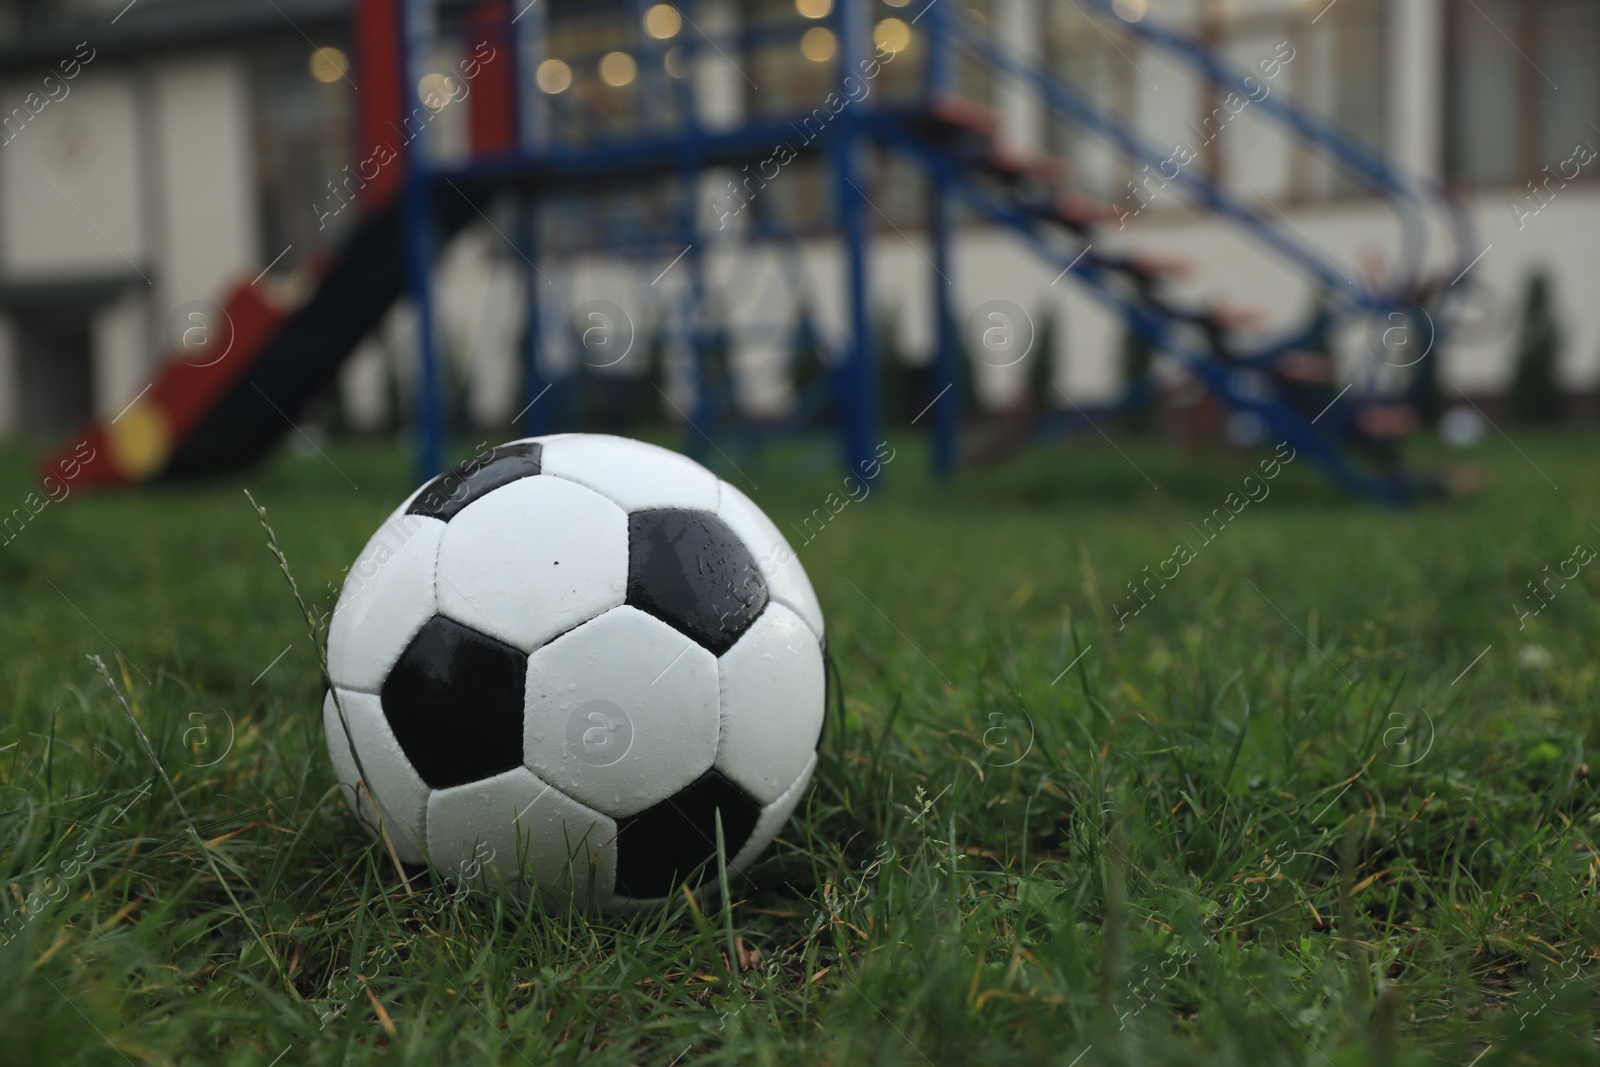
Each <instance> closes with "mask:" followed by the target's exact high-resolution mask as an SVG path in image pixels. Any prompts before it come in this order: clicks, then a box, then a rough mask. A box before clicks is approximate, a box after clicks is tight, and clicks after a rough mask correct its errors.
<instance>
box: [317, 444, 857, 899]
mask: <svg viewBox="0 0 1600 1067" xmlns="http://www.w3.org/2000/svg"><path fill="white" fill-rule="evenodd" d="M822 642H823V629H822V610H821V608H820V607H819V606H818V604H817V598H816V594H815V593H814V592H812V589H811V583H810V581H809V580H807V578H806V574H805V571H804V570H803V569H802V568H801V566H800V563H799V561H798V560H797V559H796V558H795V555H794V551H793V550H792V549H791V548H790V547H789V545H788V543H787V542H786V541H785V540H784V537H783V535H782V534H781V533H779V532H778V528H777V527H776V526H774V525H773V524H772V521H771V520H770V519H768V518H767V516H766V515H765V514H764V513H763V512H762V511H761V509H760V508H758V507H756V505H755V504H754V503H752V502H751V500H750V499H749V497H747V496H745V495H744V494H743V493H741V492H740V491H739V490H737V489H735V488H734V487H733V486H731V485H729V484H728V483H727V482H723V481H720V480H719V479H718V478H717V477H716V475H714V474H712V473H711V472H710V471H708V470H706V469H705V468H704V467H702V466H700V465H699V464H698V463H695V462H694V461H693V460H690V459H688V458H686V457H684V456H681V455H678V454H677V453H675V452H670V451H668V450H666V449H663V448H657V447H655V446H654V445H647V444H643V443H641V442H638V441H631V440H627V439H625V438H620V437H610V436H603V435H597V434H557V435H554V436H549V437H535V438H529V439H527V440H523V441H514V442H512V443H510V444H505V445H500V446H499V447H497V448H494V449H492V450H490V451H488V452H485V453H483V454H481V455H479V456H476V457H474V458H473V459H470V460H468V461H467V462H465V463H463V464H462V465H461V466H459V467H457V468H456V469H455V470H453V471H451V472H450V473H448V474H444V475H441V476H439V477H438V478H435V479H433V480H432V481H431V482H429V483H427V484H426V485H424V486H423V487H422V488H421V489H419V490H417V491H416V492H415V493H413V494H412V495H411V497H410V498H409V499H408V500H406V502H405V503H404V504H402V505H401V506H400V507H399V508H398V509H396V510H395V512H394V514H392V515H390V516H389V518H388V519H387V520H386V521H385V522H384V524H383V525H382V526H381V527H380V528H379V529H378V532H377V533H376V534H374V535H373V537H372V540H371V541H369V542H368V543H367V546H366V548H365V549H363V550H362V553H361V555H360V556H359V557H358V558H357V560H356V562H355V564H354V565H353V566H352V567H351V569H350V572H349V575H348V577H347V578H346V579H345V584H344V588H343V590H342V591H341V592H340V594H339V601H338V604H337V606H336V607H335V608H334V613H333V620H332V622H331V623H330V626H329V631H328V674H329V677H330V678H331V680H332V683H333V686H334V688H333V689H332V690H331V691H330V692H329V693H328V694H327V697H326V699H325V701H324V708H323V726H324V729H325V730H326V732H327V736H328V751H329V753H330V755H331V756H332V759H333V765H334V769H335V770H336V772H337V773H338V777H339V781H340V783H341V785H342V786H343V787H344V793H345V797H346V799H347V800H348V801H349V804H350V807H351V808H352V810H354V811H355V812H356V815H357V817H358V818H359V819H360V821H361V822H362V824H363V825H364V826H366V827H367V829H368V831H369V832H371V833H373V834H374V835H376V836H379V837H380V838H381V839H383V840H384V841H385V842H386V845H392V847H393V849H394V852H395V854H396V855H397V856H398V857H399V858H400V859H401V860H402V861H404V862H408V863H429V864H431V865H432V866H433V867H434V869H435V870H437V871H440V872H441V873H443V874H444V876H445V877H446V878H448V879H450V880H452V881H455V882H458V883H481V882H485V881H498V882H500V883H502V884H504V885H506V886H507V887H509V888H511V889H513V890H514V891H518V892H524V893H528V892H537V893H538V894H539V895H540V897H541V898H542V900H543V901H544V903H545V904H546V905H547V906H550V907H555V908H561V907H566V906H569V905H571V906H584V905H587V904H596V905H598V906H600V907H602V908H604V909H606V910H622V909H626V908H629V907H632V906H635V905H640V904H647V903H652V902H656V901H659V900H662V899H665V898H669V897H671V896H673V895H674V894H675V893H677V892H678V891H679V888H680V886H682V885H684V884H685V883H686V882H692V880H694V879H698V878H700V877H704V876H706V875H708V874H709V875H710V876H712V878H713V879H714V878H715V872H716V870H717V865H716V857H717V854H718V852H717V846H718V834H719V830H720V834H721V843H722V849H723V851H722V855H723V856H724V857H725V858H726V860H727V863H728V867H729V870H730V871H739V870H742V869H744V868H747V867H749V866H750V864H751V863H753V862H754V861H755V859H756V857H757V856H758V855H760V853H761V851H762V850H763V849H764V848H766V846H767V844H768V843H769V842H770V841H771V840H772V838H773V837H774V835H776V834H777V832H778V830H779V829H781V828H782V826H783V824H784V822H785V821H786V820H787V819H788V818H789V815H790V813H791V812H793V810H794V808H795V805H796V804H797V803H798V802H799V800H800V797H801V794H802V793H804V791H805V788H806V785H807V784H808V783H809V781H810V780H811V773H812V770H813V769H814V768H815V767H816V762H817V759H816V747H817V742H818V738H819V735H820V734H821V731H822V717H823V707H824V703H825V693H824V671H823V651H822Z"/></svg>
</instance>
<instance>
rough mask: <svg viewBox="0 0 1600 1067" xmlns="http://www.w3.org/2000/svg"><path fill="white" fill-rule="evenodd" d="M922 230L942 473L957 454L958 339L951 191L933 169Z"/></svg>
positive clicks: (936, 452) (936, 454)
mask: <svg viewBox="0 0 1600 1067" xmlns="http://www.w3.org/2000/svg"><path fill="white" fill-rule="evenodd" d="M928 182H929V186H928V195H929V204H928V233H929V236H931V237H932V238H933V274H932V275H931V276H930V278H929V283H930V284H931V285H932V286H933V313H934V315H935V316H936V318H935V321H934V331H935V333H934V336H935V339H936V343H937V345H938V347H937V348H936V349H935V352H934V362H933V369H934V375H933V378H934V382H933V384H934V388H935V393H934V401H933V472H934V474H935V475H937V476H938V477H940V478H948V477H949V476H950V475H951V474H952V473H954V471H955V469H956V462H957V460H958V459H959V458H960V454H961V440H960V434H961V407H962V401H963V399H964V398H963V397H962V395H961V392H962V390H961V342H960V339H959V338H958V336H957V334H956V319H955V307H954V297H955V275H954V269H955V268H954V266H953V263H952V260H953V259H954V257H953V256H952V255H951V248H950V245H951V239H952V237H953V234H952V233H951V217H950V216H951V210H952V203H951V199H952V198H951V196H950V190H949V185H948V183H947V182H946V181H945V179H944V178H943V177H941V176H939V175H929V178H928Z"/></svg>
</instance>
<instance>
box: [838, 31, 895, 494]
mask: <svg viewBox="0 0 1600 1067" xmlns="http://www.w3.org/2000/svg"><path fill="white" fill-rule="evenodd" d="M869 14H870V12H869V7H868V2H867V0H843V2H842V3H840V4H839V7H838V11H837V24H838V30H837V33H838V37H839V81H840V85H839V91H840V93H841V94H845V95H846V96H848V93H847V92H846V88H845V85H844V79H845V78H852V79H859V77H860V71H861V66H860V64H861V62H862V61H863V60H864V59H866V58H867V42H868V38H869V33H868V25H869V24H868V18H869ZM852 84H854V82H852ZM865 106H866V101H865V99H862V100H861V101H859V102H857V103H853V104H851V105H849V106H847V107H845V108H844V109H843V110H841V111H840V112H839V116H838V118H837V119H836V120H835V123H834V126H835V130H834V135H833V145H832V156H833V167H834V178H835V182H834V189H835V198H836V202H837V204H838V213H839V229H840V233H841V235H842V237H843V241H844V255H845V270H844V281H845V284H846V286H848V291H847V292H846V294H845V296H846V301H847V307H848V315H849V320H848V323H847V327H846V329H847V331H848V336H847V338H846V340H845V358H844V361H843V362H842V363H841V365H840V366H839V367H838V368H836V370H835V372H834V380H835V382H836V383H837V389H836V396H837V406H838V410H839V421H840V424H841V429H842V430H843V436H844V459H845V464H846V466H847V467H848V468H849V470H850V472H851V473H853V474H855V475H856V476H857V477H861V478H867V479H869V480H870V476H871V475H874V474H877V473H880V470H879V468H878V467H876V466H874V465H873V456H874V452H875V449H876V448H877V446H878V444H879V443H880V442H881V441H882V439H883V438H882V427H881V418H880V415H881V413H880V412H879V410H878V374H877V367H876V366H874V358H873V350H872V327H871V322H870V309H871V302H870V299H869V296H870V294H869V292H868V277H867V248H868V242H869V240H870V237H871V234H870V231H869V229H868V223H867V214H866V212H867V204H866V192H865V190H864V187H863V183H864V182H865V181H866V150H867V138H866V123H865V121H864V120H865V118H866V116H864V115H862V114H861V113H860V111H861V108H863V107H865Z"/></svg>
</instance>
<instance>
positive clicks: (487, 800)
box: [428, 767, 617, 905]
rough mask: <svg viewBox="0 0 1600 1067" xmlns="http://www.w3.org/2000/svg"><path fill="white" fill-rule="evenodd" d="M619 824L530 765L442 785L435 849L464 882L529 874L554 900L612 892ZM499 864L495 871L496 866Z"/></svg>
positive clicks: (431, 815)
mask: <svg viewBox="0 0 1600 1067" xmlns="http://www.w3.org/2000/svg"><path fill="white" fill-rule="evenodd" d="M616 836H617V824H616V823H615V822H613V821H612V820H611V819H608V818H606V817H605V816H604V815H602V814H600V813H599V812H597V811H592V810H590V809H589V808H587V807H585V806H584V805H582V804H580V803H578V802H577V801H575V800H573V799H572V798H571V797H569V796H566V795H565V794H563V793H562V792H561V791H560V790H559V789H556V788H555V787H553V786H551V785H548V784H546V783H545V782H543V781H540V780H539V777H538V776H537V775H535V774H534V773H533V772H532V771H529V770H528V769H527V768H526V767H514V768H512V769H511V770H509V771H506V772H504V773H502V774H497V775H495V776H494V777H492V778H485V779H482V780H481V781H477V782H469V783H467V784H466V785H458V786H452V787H451V788H449V789H440V790H437V791H435V792H434V794H433V796H432V798H431V799H430V800H429V801H428V849H429V853H430V854H431V855H432V857H433V863H434V867H435V869H437V870H438V871H440V872H442V873H443V874H444V875H445V876H446V877H448V878H450V879H451V880H452V881H456V882H473V881H481V882H485V883H491V882H495V881H498V882H502V883H504V884H505V885H507V886H508V887H511V888H513V889H518V888H521V889H526V888H530V887H527V886H525V885H524V884H523V882H522V875H523V873H524V868H523V867H522V866H521V864H522V863H523V862H526V864H527V866H526V873H527V874H528V875H529V876H530V877H531V878H532V879H533V881H534V882H535V883H536V884H537V885H538V887H539V890H540V891H541V893H543V894H544V895H545V897H546V898H547V899H550V901H551V903H556V904H559V903H561V902H563V901H564V899H565V898H566V896H567V895H568V893H569V892H570V893H572V894H573V895H574V896H575V897H576V898H577V900H576V902H577V903H578V904H580V905H581V904H582V903H583V902H584V901H585V900H588V899H590V898H591V897H592V899H594V900H596V901H600V902H604V901H607V900H609V899H610V897H611V892H612V889H613V887H614V886H615V884H616V877H617V850H616V847H615V844H614V842H615V840H616ZM491 869H492V871H493V872H494V873H493V874H491V873H489V871H490V870H491Z"/></svg>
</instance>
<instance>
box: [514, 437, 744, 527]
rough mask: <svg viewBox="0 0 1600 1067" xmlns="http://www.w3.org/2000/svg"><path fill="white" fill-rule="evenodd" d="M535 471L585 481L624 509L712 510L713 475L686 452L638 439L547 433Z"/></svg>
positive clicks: (713, 500)
mask: <svg viewBox="0 0 1600 1067" xmlns="http://www.w3.org/2000/svg"><path fill="white" fill-rule="evenodd" d="M539 470H540V472H541V473H544V474H553V475H555V476H556V477H558V478H567V479H569V480H571V481H574V482H578V483H579V484H581V485H586V486H588V487H589V488H590V489H593V490H594V491H595V492H597V493H602V494H604V495H605V496H606V497H607V498H609V499H611V500H613V501H615V502H616V503H617V506H618V507H620V508H622V509H623V510H624V511H630V512H631V511H643V510H645V509H647V508H696V509H698V510H701V511H716V510H717V496H718V493H717V476H716V475H715V474H712V473H711V472H710V471H708V470H706V469H705V468H704V467H702V466H701V465H700V464H698V463H696V462H695V461H694V460H692V459H690V458H689V457H687V456H683V455H679V454H678V453H677V452H672V451H669V450H668V449H665V448H661V447H659V446H657V445H651V444H646V443H645V442H643V441H633V440H629V439H628V438H626V437H609V436H604V435H601V434H581V435H572V436H567V437H561V438H551V439H549V440H547V441H546V442H545V443H544V447H543V449H542V452H541V455H540V459H539Z"/></svg>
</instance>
